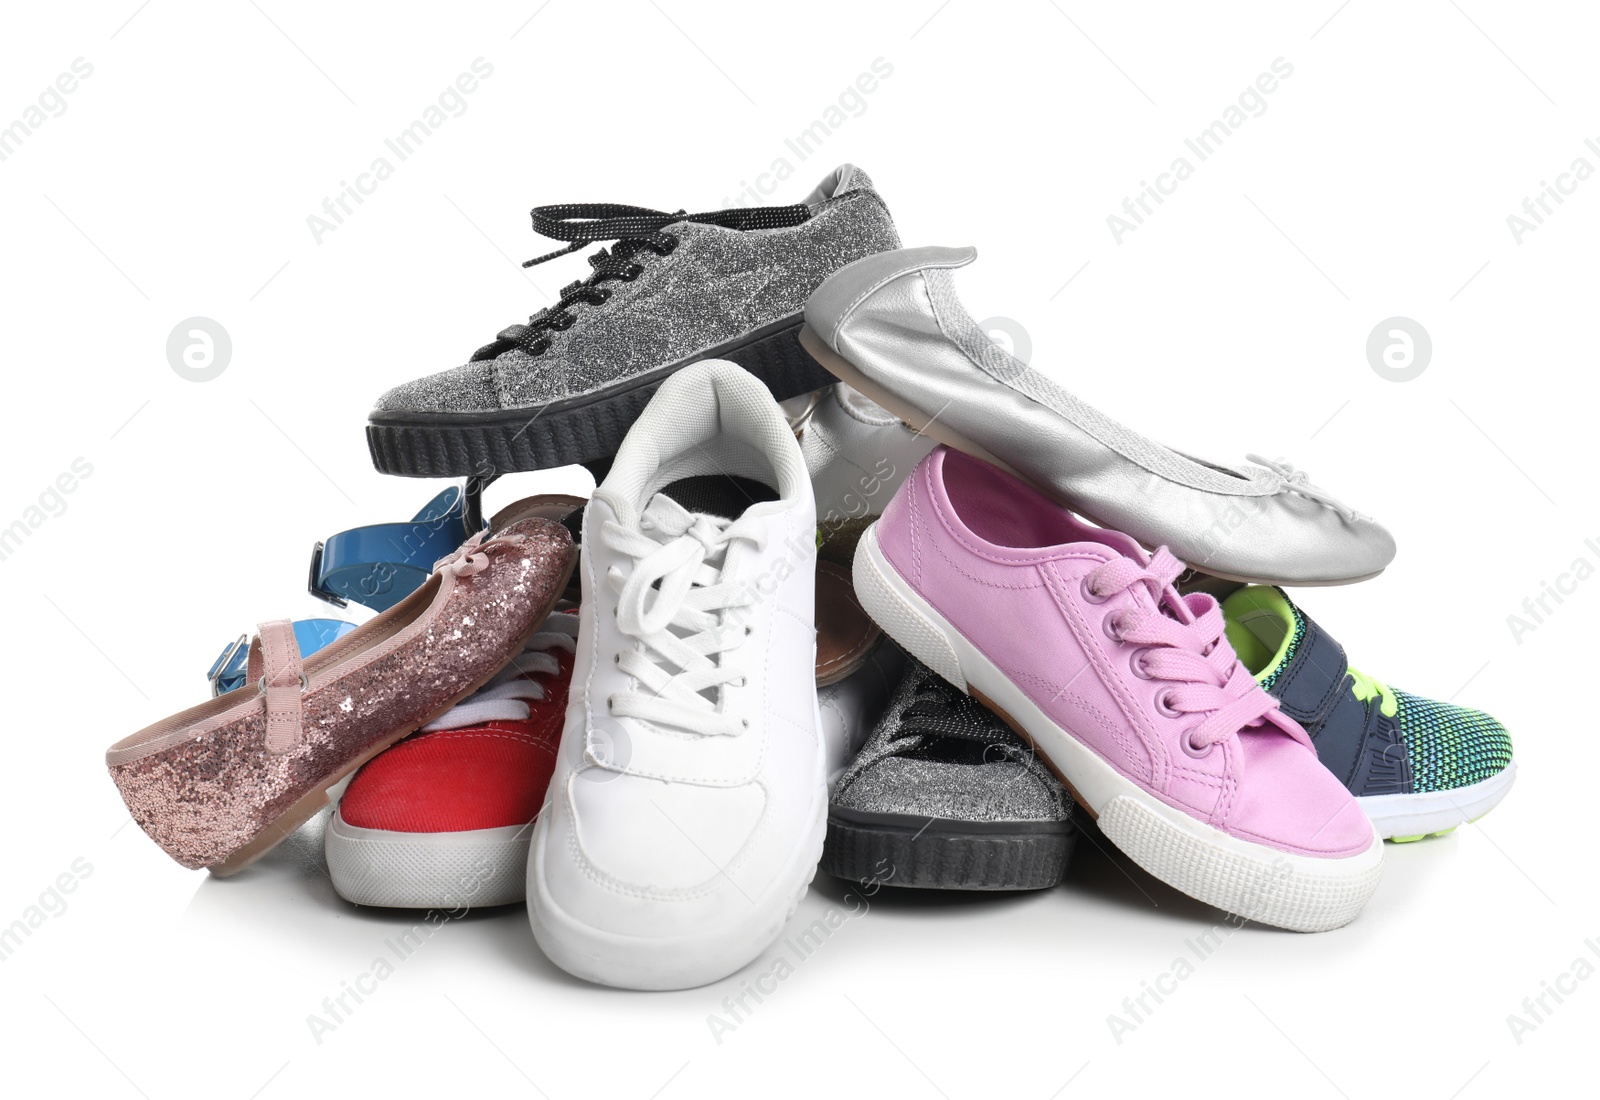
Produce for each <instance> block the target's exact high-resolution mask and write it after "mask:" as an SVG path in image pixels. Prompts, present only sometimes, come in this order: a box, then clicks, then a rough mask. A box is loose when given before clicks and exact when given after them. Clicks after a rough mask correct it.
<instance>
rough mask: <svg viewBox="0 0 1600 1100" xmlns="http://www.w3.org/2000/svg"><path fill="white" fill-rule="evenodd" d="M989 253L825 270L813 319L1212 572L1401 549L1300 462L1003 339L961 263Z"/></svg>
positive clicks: (901, 410)
mask: <svg viewBox="0 0 1600 1100" xmlns="http://www.w3.org/2000/svg"><path fill="white" fill-rule="evenodd" d="M976 257H977V251H976V250H975V249H971V248H908V249H901V250H899V251H895V252H885V253H881V254H878V255H873V256H868V257H866V258H864V259H862V260H858V261H856V262H855V263H852V264H850V265H848V266H846V267H844V268H841V269H840V270H839V271H838V272H836V273H835V274H834V275H832V276H830V277H829V278H828V279H827V280H826V281H824V282H823V284H822V285H821V286H820V287H819V288H818V289H817V291H816V292H815V293H814V294H813V295H812V297H811V300H810V302H809V304H808V305H807V306H806V323H807V325H808V326H809V327H810V328H811V329H812V331H813V332H814V333H815V334H816V335H817V336H819V337H820V338H821V339H822V340H823V341H824V342H825V343H827V344H828V346H829V347H831V348H832V349H833V350H834V351H835V352H837V353H838V354H839V355H840V356H841V357H842V358H843V359H845V360H846V361H847V363H848V365H850V366H852V367H854V368H855V369H856V370H857V371H859V372H860V373H861V375H862V378H861V379H860V380H859V381H858V382H857V384H858V385H860V386H864V387H870V388H868V395H869V396H871V397H872V398H873V399H874V400H877V401H878V402H880V403H882V404H884V405H886V406H887V407H888V408H890V409H891V410H892V411H893V412H895V413H896V414H898V415H900V416H903V417H905V418H906V419H907V420H909V421H911V422H912V423H913V424H917V425H923V424H925V423H927V422H929V421H931V422H932V425H931V429H930V434H933V435H935V436H937V437H939V438H941V439H944V440H945V441H947V442H950V443H952V444H953V445H956V446H959V447H960V448H961V449H964V450H968V451H971V452H973V453H977V454H979V455H980V457H984V458H988V459H991V460H994V461H998V462H999V463H1000V464H1002V465H1004V466H1007V467H1009V468H1011V469H1012V470H1014V471H1015V472H1017V473H1018V474H1020V475H1022V476H1023V477H1025V478H1027V479H1028V480H1030V481H1032V482H1034V483H1035V484H1037V485H1039V486H1040V487H1041V488H1044V489H1046V490H1049V491H1052V492H1053V493H1054V494H1055V495H1056V496H1058V497H1059V498H1060V499H1061V500H1062V501H1063V503H1065V504H1067V505H1068V506H1069V507H1072V508H1074V509H1076V510H1078V511H1080V512H1082V513H1083V514H1084V515H1085V516H1086V517H1088V518H1090V519H1092V520H1094V521H1095V522H1097V523H1100V524H1103V525H1105V526H1108V527H1112V528H1115V529H1116V530H1119V531H1123V532H1126V533H1127V534H1129V535H1132V536H1133V537H1134V538H1136V539H1138V540H1139V541H1140V542H1142V543H1144V544H1145V545H1147V546H1152V547H1154V546H1162V545H1164V546H1166V547H1168V548H1169V549H1170V550H1171V551H1172V553H1173V554H1175V555H1177V556H1178V557H1179V558H1181V559H1183V560H1184V561H1187V562H1188V563H1189V564H1191V565H1193V566H1196V567H1198V568H1200V569H1203V570H1205V571H1207V572H1211V573H1216V574H1219V575H1222V576H1227V577H1232V578H1235V579H1239V580H1247V581H1252V582H1257V583H1268V584H1342V583H1348V582H1350V581H1355V580H1360V579H1362V578H1364V577H1368V576H1370V575H1372V574H1374V573H1376V572H1378V571H1379V570H1381V569H1383V568H1384V567H1385V566H1386V565H1388V564H1389V562H1390V561H1391V560H1393V558H1394V552H1395V545H1394V539H1393V537H1392V536H1390V534H1389V532H1388V531H1386V530H1385V529H1384V528H1383V527H1382V526H1380V525H1379V524H1378V523H1376V522H1375V521H1373V520H1371V519H1369V518H1367V517H1365V516H1362V515H1359V514H1357V513H1355V512H1353V511H1351V510H1349V509H1346V508H1345V507H1344V506H1343V505H1340V504H1338V502H1337V501H1335V500H1333V498H1332V497H1331V496H1329V495H1328V494H1327V493H1326V492H1324V491H1323V490H1321V489H1318V488H1317V487H1315V486H1313V485H1311V484H1309V483H1308V482H1306V481H1305V480H1304V477H1303V475H1299V474H1295V473H1293V471H1292V469H1291V468H1289V467H1281V468H1280V469H1277V470H1275V469H1268V468H1266V467H1263V466H1243V467H1238V468H1234V467H1228V466H1224V465H1221V464H1218V463H1213V462H1209V461H1203V460H1196V459H1193V458H1190V457H1188V456H1187V455H1183V454H1180V453H1178V452H1177V451H1173V450H1171V449H1170V448H1167V447H1164V446H1162V445H1161V444H1159V443H1156V442H1154V441H1152V440H1149V439H1146V438H1145V437H1143V436H1141V435H1139V434H1138V433H1136V432H1134V431H1132V430H1131V429H1129V428H1127V427H1125V426H1123V425H1122V424H1119V423H1117V422H1116V421H1115V420H1112V419H1111V418H1110V417H1107V416H1105V415H1104V414H1102V413H1100V412H1099V411H1098V410H1096V409H1094V408H1092V407H1091V406H1089V405H1087V404H1085V403H1084V402H1083V401H1082V400H1080V399H1079V398H1077V397H1075V396H1073V395H1072V394H1070V393H1068V392H1067V391H1066V390H1064V389H1062V388H1061V387H1060V386H1058V385H1057V384H1056V383H1054V382H1052V381H1051V380H1050V379H1049V378H1047V377H1046V376H1044V375H1043V374H1041V373H1040V372H1038V371H1036V370H1034V369H1032V368H1031V367H1029V366H1028V365H1027V364H1025V363H1022V362H1020V361H1018V360H1017V359H1015V358H1013V357H1012V356H1010V355H1008V354H1007V353H1006V352H1004V351H1003V350H1001V349H1000V348H999V347H997V346H995V344H994V343H993V342H992V341H990V340H989V339H988V337H987V336H985V335H984V333H983V331H982V330H981V329H980V328H979V327H978V326H977V324H976V323H975V322H974V321H973V320H972V318H971V317H970V316H969V315H968V313H967V311H966V309H965V308H964V307H963V306H962V305H961V302H960V301H959V299H958V298H957V297H956V294H955V289H954V285H953V280H952V277H951V271H952V269H954V268H958V267H962V266H964V265H966V264H969V263H971V262H972V261H973V260H974V259H975V258H976ZM846 380H847V381H851V380H850V379H846ZM874 390H876V391H878V392H873V391H874Z"/></svg>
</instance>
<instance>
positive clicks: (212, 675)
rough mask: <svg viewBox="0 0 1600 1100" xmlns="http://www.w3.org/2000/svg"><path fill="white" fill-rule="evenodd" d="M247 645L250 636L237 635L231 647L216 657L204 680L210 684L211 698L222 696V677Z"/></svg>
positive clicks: (229, 689)
mask: <svg viewBox="0 0 1600 1100" xmlns="http://www.w3.org/2000/svg"><path fill="white" fill-rule="evenodd" d="M249 644H250V635H248V634H241V635H239V637H238V639H237V640H235V641H234V643H233V644H232V645H230V646H228V647H227V648H226V649H224V650H223V651H222V656H220V657H218V658H217V659H216V662H215V663H213V664H212V666H211V668H210V670H209V671H207V672H206V680H207V682H208V683H210V684H211V696H212V698H215V697H217V696H218V695H222V694H224V688H223V686H222V678H223V676H225V675H227V673H228V671H229V669H230V667H231V666H232V665H233V662H234V658H236V657H238V656H239V654H240V653H242V652H243V651H244V648H245V646H247V645H249ZM226 690H228V691H231V690H233V689H232V688H228V689H226Z"/></svg>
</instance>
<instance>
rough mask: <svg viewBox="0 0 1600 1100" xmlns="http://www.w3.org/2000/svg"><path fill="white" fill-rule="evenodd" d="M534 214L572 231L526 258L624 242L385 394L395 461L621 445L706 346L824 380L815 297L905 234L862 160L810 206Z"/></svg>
mask: <svg viewBox="0 0 1600 1100" xmlns="http://www.w3.org/2000/svg"><path fill="white" fill-rule="evenodd" d="M533 227H534V229H535V230H536V231H537V232H538V233H540V234H542V235H544V236H546V237H550V238H552V239H555V240H561V241H568V242H571V243H570V244H569V245H568V246H567V247H566V248H562V249H559V250H557V251H555V252H552V253H549V254H548V255H545V256H540V257H538V258H536V259H533V260H529V261H528V264H527V265H524V266H529V265H532V264H537V263H542V262H544V261H545V260H549V259H554V258H555V257H557V256H564V255H566V254H568V253H570V252H575V251H577V250H578V249H580V248H583V247H585V246H586V245H588V244H591V243H594V242H602V241H613V242H615V243H614V244H613V245H612V246H611V247H610V248H608V249H607V248H602V249H601V250H600V251H599V252H597V253H595V254H594V255H592V256H590V257H589V265H590V267H591V268H593V272H592V273H591V274H590V276H589V277H588V278H587V279H584V280H581V281H578V282H574V283H572V284H570V285H569V286H567V287H565V288H564V289H563V290H562V292H561V298H560V300H559V301H557V302H556V303H555V304H553V305H551V306H549V307H547V308H545V309H542V310H540V311H539V312H538V313H535V314H534V315H533V316H532V317H530V318H529V319H528V323H527V324H525V325H512V326H511V327H509V328H507V329H505V330H504V331H503V332H501V333H500V334H499V335H498V336H497V337H495V339H494V342H492V343H490V344H487V345H485V346H484V347H481V348H479V349H478V351H477V352H476V353H475V354H474V355H473V356H472V361H471V362H469V363H467V364H466V365H465V366H461V367H457V368H455V369H454V370H449V371H445V372H443V373H442V374H434V375H429V376H428V377H426V378H420V379H418V380H416V381H414V382H408V383H406V384H405V385H403V386H398V387H396V388H395V389H392V390H390V391H389V392H388V393H385V394H384V395H383V396H382V397H380V398H378V403H377V406H376V407H375V408H374V409H373V410H372V414H371V416H370V418H369V420H368V424H367V445H368V447H369V449H370V450H371V452H372V462H373V465H375V466H376V467H377V468H378V470H379V472H380V473H386V474H400V475H402V476H405V477H460V476H475V477H478V478H492V477H494V476H497V475H499V474H505V473H512V472H516V471H521V470H542V469H547V468H549V467H552V466H565V465H569V464H573V463H589V462H600V461H603V460H607V459H610V458H611V457H613V456H614V455H615V454H616V452H617V448H618V446H620V445H621V443H622V438H623V436H624V435H626V434H627V431H628V428H629V427H631V426H632V424H633V422H634V420H635V419H637V418H638V415H639V413H640V412H642V411H643V410H644V407H645V405H646V404H647V403H648V402H649V400H650V397H651V395H652V394H654V393H655V391H656V388H657V387H658V386H660V385H661V383H662V382H664V381H666V380H667V379H668V378H669V377H671V376H672V374H673V373H674V372H675V371H677V370H678V369H679V368H681V367H685V366H687V365H689V364H690V363H694V362H698V361H699V360H701V359H728V360H732V361H733V362H735V363H738V364H739V365H740V366H742V367H744V368H745V369H746V370H748V371H749V372H750V373H751V374H754V375H755V376H756V377H758V378H760V379H761V380H762V381H763V382H765V383H766V384H767V387H768V388H769V389H770V390H771V391H772V393H773V396H774V397H776V398H778V399H779V400H782V399H784V398H788V397H794V396H796V395H798V394H802V393H808V392H810V391H812V390H815V389H820V388H821V387H823V386H826V385H828V384H829V383H830V382H832V380H833V379H832V377H831V376H830V375H829V374H828V372H827V371H825V370H823V369H822V367H820V366H818V365H817V363H816V361H815V360H813V359H812V358H811V357H810V356H809V355H808V354H807V353H806V352H805V351H804V350H803V349H802V348H801V347H800V343H799V339H798V337H799V331H800V324H801V319H802V311H803V310H804V309H805V304H806V299H807V298H808V297H810V295H811V292H812V291H813V290H815V289H816V288H817V286H818V285H819V284H820V283H821V282H822V281H823V279H825V278H827V277H828V276H829V275H831V274H833V272H835V271H837V270H838V269H839V268H841V267H843V266H844V265H846V264H848V263H850V262H852V261H854V260H858V259H861V258H862V257H864V256H868V255H871V254H873V253H875V252H882V251H885V250H889V249H894V248H898V247H899V244H900V240H899V237H898V236H897V234H896V233H895V228H894V222H893V221H892V220H890V217H889V211H888V208H887V207H885V206H884V204H883V200H882V199H881V198H880V197H879V196H878V193H877V192H876V191H874V190H873V188H872V181H871V180H869V179H868V178H867V175H866V173H864V172H862V171H861V170H860V169H858V168H855V167H853V166H851V165H848V164H847V165H844V166H842V167H840V168H838V169H836V170H835V171H834V172H833V173H831V174H830V175H829V176H828V178H827V179H825V180H823V181H822V183H821V184H819V185H818V186H817V188H816V190H814V191H813V192H812V193H811V194H810V195H809V196H807V198H806V200H805V202H803V203H800V204H797V205H795V206H782V207H778V206H769V207H745V208H735V209H730V210H719V211H714V212H710V213H704V214H685V213H684V212H683V211H681V210H680V211H678V212H677V213H675V214H672V213H664V212H662V211H659V210H649V209H645V208H643V207H637V206H620V205H617V204H614V203H579V204H570V205H563V206H541V207H537V208H535V209H534V211H533Z"/></svg>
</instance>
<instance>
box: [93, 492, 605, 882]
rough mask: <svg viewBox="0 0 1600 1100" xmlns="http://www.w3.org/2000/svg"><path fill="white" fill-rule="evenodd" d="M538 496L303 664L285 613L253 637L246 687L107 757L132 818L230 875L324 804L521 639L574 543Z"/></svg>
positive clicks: (557, 586) (193, 862)
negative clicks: (346, 780) (336, 787)
mask: <svg viewBox="0 0 1600 1100" xmlns="http://www.w3.org/2000/svg"><path fill="white" fill-rule="evenodd" d="M581 503H582V502H581V501H577V500H573V499H571V498H565V497H534V498H531V499H529V500H526V501H523V502H522V503H521V504H518V505H513V506H512V507H511V508H508V509H506V510H505V511H504V512H502V513H501V514H500V515H498V516H496V517H495V520H494V523H493V524H492V525H491V527H490V529H489V530H488V531H486V532H483V533H480V534H478V535H475V536H473V538H471V539H470V540H468V541H467V542H466V543H465V544H464V545H463V546H462V547H461V548H460V549H459V550H457V551H456V552H455V553H454V554H452V555H451V556H450V557H448V558H445V559H443V560H442V561H440V562H439V563H438V564H437V565H436V566H435V567H434V571H433V574H432V576H430V577H429V578H428V579H427V580H426V581H425V582H423V584H422V587H420V588H419V589H417V591H415V592H413V593H412V594H411V595H410V596H408V597H407V598H406V599H404V600H402V601H401V602H400V603H398V604H396V605H394V606H393V607H391V608H390V609H389V610H388V611H385V612H384V613H383V614H381V615H379V616H378V617H377V618H375V619H372V620H371V621H369V622H367V623H366V624H365V625H363V626H361V627H359V628H358V629H356V630H354V631H352V632H351V633H349V634H347V635H345V636H344V637H343V638H340V639H339V640H338V641H336V642H334V643H333V644H332V645H330V646H328V647H327V648H326V649H323V650H321V651H319V652H318V653H316V654H314V655H313V656H312V657H310V658H309V659H307V660H304V661H302V659H301V656H300V652H299V648H298V647H297V646H296V644H295V638H294V631H293V629H292V628H291V626H290V624H289V623H288V622H287V621H286V620H280V621H277V622H270V623H264V624H262V625H261V627H260V630H259V633H258V634H257V635H256V637H255V638H254V639H252V640H251V643H250V658H249V673H248V675H249V681H248V683H247V684H246V686H244V687H242V688H239V689H238V690H236V691H231V692H228V693H227V694H226V695H222V696H219V697H217V698H215V699H212V700H210V701H209V702H206V703H202V704H200V705H199V706H197V707H191V708H189V709H188V710H186V711H183V712H181V713H179V714H175V715H173V716H172V717H171V718H168V719H166V720H165V721H162V722H157V723H156V724H155V725H153V726H150V727H148V728H147V729H143V730H140V731H139V732H138V733H136V734H134V735H133V736H131V737H127V738H124V739H123V740H121V741H119V742H117V743H116V744H115V745H113V746H112V747H111V749H110V750H109V751H108V752H107V753H106V764H107V765H108V766H109V768H110V770H111V778H112V780H113V781H115V782H116V784H117V789H118V790H120V791H121V792H122V798H123V801H125V802H126V803H127V804H128V809H129V811H130V812H131V813H132V814H133V819H134V820H135V821H137V822H138V823H139V826H140V828H142V829H144V831H145V832H146V833H148V834H149V835H150V838H151V839H152V840H154V841H155V842H156V843H157V844H159V845H161V847H162V849H163V850H164V851H165V852H166V853H167V854H168V855H170V856H171V857H172V858H173V859H175V860H177V861H178V862H179V863H181V864H183V865H184V866H185V867H194V868H198V867H207V868H210V870H211V872H212V874H215V875H231V874H234V873H235V872H237V871H240V870H242V869H244V868H245V867H247V866H249V865H250V864H251V863H253V862H254V861H255V860H257V859H259V858H260V857H261V856H262V855H264V854H265V853H266V852H268V851H270V850H271V849H272V848H273V847H274V846H275V845H276V844H278V843H279V842H280V841H282V840H283V839H284V838H286V837H287V836H289V834H290V833H292V832H294V830H295V829H297V828H298V827H299V826H300V825H301V824H302V823H304V822H305V821H307V820H308V819H310V818H311V816H312V815H313V814H315V813H316V812H317V811H318V810H320V809H321V808H322V807H323V806H325V805H327V803H328V794H327V791H328V788H329V787H331V786H333V785H334V784H335V783H337V782H338V781H339V780H341V779H343V778H344V777H345V776H347V775H349V774H350V773H351V772H353V771H355V770H356V768H358V767H360V766H361V765H362V764H364V763H365V762H366V761H367V760H369V759H371V758H372V757H374V756H376V755H377V754H378V753H380V752H382V751H383V750H384V749H386V748H388V747H389V746H390V745H392V744H394V743H395V742H396V741H398V740H400V739H401V738H402V737H404V736H405V735H406V734H408V733H410V732H412V731H413V730H415V729H417V728H419V727H420V726H423V725H426V724H427V723H428V722H430V721H432V720H433V719H434V718H435V717H437V716H438V715H440V714H442V713H444V712H445V711H447V710H449V709H450V708H451V707H452V706H454V705H455V704H456V703H457V702H458V701H460V700H461V699H463V698H465V697H466V696H468V695H470V694H472V692H474V691H476V690H477V689H478V688H479V687H481V686H482V685H483V684H484V683H486V682H487V681H488V680H490V679H491V678H492V677H493V676H494V675H495V674H496V673H497V672H499V671H500V669H501V668H503V667H504V666H505V664H506V662H507V661H509V660H510V659H511V658H512V657H514V656H516V654H517V653H519V652H520V651H521V650H522V647H523V643H524V642H525V641H526V640H527V638H528V637H529V636H530V635H531V634H532V633H533V632H534V631H535V630H536V629H537V628H538V626H539V624H540V623H542V622H543V621H544V619H545V617H546V616H547V615H548V614H549V613H550V611H551V609H552V608H553V606H554V605H555V602H556V600H557V599H558V598H559V597H560V596H561V593H562V591H563V590H564V589H565V588H566V586H567V582H568V579H569V578H570V577H571V574H572V569H573V565H574V563H575V562H576V556H577V551H576V549H575V548H574V547H573V544H572V538H571V536H569V535H568V534H567V530H566V528H565V527H563V526H561V524H560V523H558V522H556V520H557V519H559V518H560V517H561V516H563V515H565V514H566V513H568V512H570V511H571V510H572V509H573V508H574V507H577V506H579V505H581Z"/></svg>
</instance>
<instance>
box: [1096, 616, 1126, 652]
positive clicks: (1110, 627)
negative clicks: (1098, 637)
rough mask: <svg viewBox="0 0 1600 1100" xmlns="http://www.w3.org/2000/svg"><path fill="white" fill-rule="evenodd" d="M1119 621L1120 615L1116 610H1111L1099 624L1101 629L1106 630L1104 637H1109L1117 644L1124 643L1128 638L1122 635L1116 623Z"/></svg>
mask: <svg viewBox="0 0 1600 1100" xmlns="http://www.w3.org/2000/svg"><path fill="white" fill-rule="evenodd" d="M1121 622H1122V616H1121V615H1118V614H1117V613H1116V612H1112V613H1111V614H1110V615H1107V616H1106V618H1105V622H1103V623H1102V624H1101V627H1102V629H1104V630H1105V632H1106V637H1107V638H1110V639H1111V640H1112V641H1113V642H1116V643H1117V644H1118V645H1124V644H1126V643H1127V641H1128V639H1126V638H1124V637H1123V636H1122V630H1121V627H1120V626H1119V625H1118V624H1120V623H1121Z"/></svg>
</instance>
